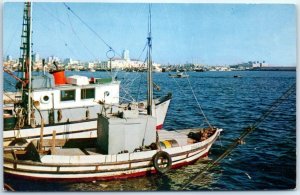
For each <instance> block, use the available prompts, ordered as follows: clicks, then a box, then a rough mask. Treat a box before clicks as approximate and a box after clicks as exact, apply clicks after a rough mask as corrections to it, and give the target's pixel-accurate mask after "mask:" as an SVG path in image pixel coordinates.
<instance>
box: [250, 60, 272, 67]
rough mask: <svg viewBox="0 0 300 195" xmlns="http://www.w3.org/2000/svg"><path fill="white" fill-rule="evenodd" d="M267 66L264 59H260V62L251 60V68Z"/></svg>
mask: <svg viewBox="0 0 300 195" xmlns="http://www.w3.org/2000/svg"><path fill="white" fill-rule="evenodd" d="M268 66H269V65H268V64H267V63H266V62H265V61H262V62H259V61H254V62H252V67H253V68H262V67H268Z"/></svg>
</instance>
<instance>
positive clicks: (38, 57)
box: [32, 53, 40, 62]
mask: <svg viewBox="0 0 300 195" xmlns="http://www.w3.org/2000/svg"><path fill="white" fill-rule="evenodd" d="M32 61H33V62H38V61H40V55H39V54H38V53H35V54H33V55H32Z"/></svg>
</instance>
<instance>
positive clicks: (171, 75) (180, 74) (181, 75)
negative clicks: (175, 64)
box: [169, 72, 190, 78]
mask: <svg viewBox="0 0 300 195" xmlns="http://www.w3.org/2000/svg"><path fill="white" fill-rule="evenodd" d="M189 76H190V75H188V74H186V73H184V72H178V73H176V74H169V77H171V78H187V77H189Z"/></svg>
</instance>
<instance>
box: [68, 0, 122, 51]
mask: <svg viewBox="0 0 300 195" xmlns="http://www.w3.org/2000/svg"><path fill="white" fill-rule="evenodd" d="M63 4H64V6H65V7H66V8H67V9H68V10H69V11H70V12H71V13H72V14H73V15H74V16H75V17H77V18H78V19H79V20H80V21H81V22H82V23H83V24H84V25H85V26H86V27H87V28H88V29H89V30H90V31H92V32H93V33H94V34H95V35H96V37H97V38H98V39H100V40H101V41H102V42H103V43H104V44H105V45H106V46H107V47H108V48H109V49H111V50H113V51H114V52H115V53H116V54H117V55H118V56H121V55H120V54H118V53H117V52H116V51H115V50H114V49H113V48H112V47H111V46H110V45H109V44H108V43H107V42H106V41H105V40H104V39H103V38H102V37H101V36H100V35H99V34H98V33H97V32H96V31H95V30H94V29H92V28H91V27H90V26H89V25H88V24H87V23H86V22H84V21H83V20H82V19H81V18H80V17H79V16H78V15H77V14H76V13H75V12H74V11H73V10H72V9H71V8H70V7H69V6H68V5H67V4H66V3H63Z"/></svg>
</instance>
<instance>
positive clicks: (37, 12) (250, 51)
mask: <svg viewBox="0 0 300 195" xmlns="http://www.w3.org/2000/svg"><path fill="white" fill-rule="evenodd" d="M67 5H68V6H70V7H71V9H72V10H73V11H74V12H75V13H76V14H77V15H78V16H80V17H81V18H82V20H83V21H84V22H85V23H87V24H88V25H89V26H90V27H91V28H92V29H93V30H94V31H96V32H97V34H98V35H100V36H101V38H102V39H103V40H104V41H105V42H106V43H108V44H109V45H110V46H111V47H112V48H113V49H114V50H116V51H117V53H119V54H121V53H122V51H123V50H124V49H128V50H129V51H130V57H131V58H138V57H139V56H140V54H141V52H142V50H143V48H144V45H145V43H146V37H147V25H148V24H147V17H148V4H135V3H131V4H117V3H111V4H107V3H106V4H105V3H67ZM23 7H24V5H23V3H5V4H4V8H3V11H4V14H3V53H4V57H5V56H6V55H8V54H9V55H12V56H13V58H18V57H19V55H20V51H19V48H20V42H21V38H20V35H21V29H22V15H23ZM152 36H153V59H154V61H156V62H158V63H164V64H167V63H171V64H173V63H185V62H194V63H202V64H207V65H228V64H236V63H241V62H248V61H254V60H256V61H257V60H258V61H262V60H265V61H266V62H268V63H269V64H271V65H287V66H296V9H295V7H294V6H293V5H284V4H277V5H276V4H267V5H264V4H152ZM33 43H34V45H33V51H34V52H37V53H39V54H40V56H41V57H47V56H50V55H55V56H58V57H60V58H67V57H71V58H72V59H79V60H82V61H86V60H93V59H99V60H107V57H106V52H107V51H108V50H109V48H108V47H107V46H106V45H105V44H104V43H103V42H102V41H101V40H100V39H99V38H98V37H97V36H96V35H95V34H94V33H93V32H91V31H90V30H89V29H88V28H87V27H86V26H84V24H82V23H81V22H80V21H79V20H78V18H76V17H75V16H74V15H73V14H72V13H71V12H70V11H68V10H67V9H66V7H65V6H64V5H63V3H57V2H56V3H54V2H52V3H34V4H33ZM144 58H145V52H144V54H143V55H142V57H141V58H140V59H141V60H144Z"/></svg>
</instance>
